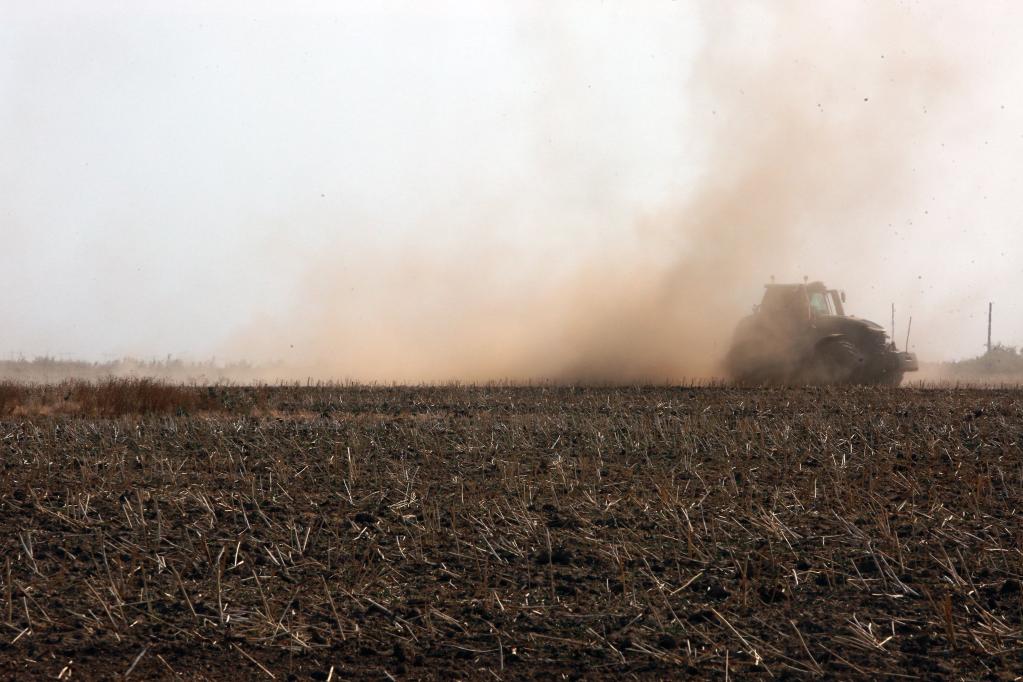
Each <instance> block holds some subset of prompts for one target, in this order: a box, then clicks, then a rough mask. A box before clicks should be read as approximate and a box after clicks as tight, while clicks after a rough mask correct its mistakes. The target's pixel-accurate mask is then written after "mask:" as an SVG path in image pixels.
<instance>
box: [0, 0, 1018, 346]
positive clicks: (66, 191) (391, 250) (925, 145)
mask: <svg viewBox="0 0 1023 682" xmlns="http://www.w3.org/2000/svg"><path fill="white" fill-rule="evenodd" d="M965 4H966V3H946V4H935V3H919V5H916V6H914V5H913V4H912V3H910V5H911V11H913V12H916V13H918V14H919V15H920V22H921V26H922V27H926V30H929V31H932V32H933V34H934V37H933V40H934V41H935V42H936V43H937V44H938V45H939V46H940V50H941V53H942V58H943V59H945V60H947V61H948V63H950V64H952V65H953V67H954V70H955V71H956V73H957V74H958V75H957V79H956V86H955V87H954V89H953V90H952V91H951V93H950V96H949V97H947V98H945V99H943V100H941V101H940V102H937V101H936V102H934V103H933V105H934V106H935V107H936V108H935V109H934V110H933V111H930V112H927V111H924V113H925V115H927V116H931V117H932V119H933V121H934V122H933V124H929V125H931V129H930V132H929V134H928V137H927V138H926V141H925V142H920V143H919V144H911V145H908V146H907V154H911V155H913V156H912V158H911V159H909V165H910V166H911V167H912V176H913V177H912V183H913V187H912V191H910V192H907V194H906V197H905V201H903V202H900V204H899V205H898V206H897V207H896V208H892V209H890V211H889V213H888V214H886V215H885V216H883V217H882V218H880V220H885V221H886V222H887V224H888V226H890V227H888V226H883V228H884V229H883V230H882V231H887V233H888V234H889V235H890V240H889V241H887V243H885V244H883V246H884V249H885V253H883V254H878V255H877V257H876V258H872V259H870V262H869V263H868V264H867V265H868V269H867V270H864V269H863V265H864V264H863V263H862V262H860V259H859V257H858V256H859V254H858V252H856V251H855V249H850V248H849V246H850V244H851V243H852V241H854V240H855V234H851V235H850V234H849V233H848V232H847V233H846V234H845V235H844V236H842V237H840V238H838V241H836V242H834V244H833V246H832V245H830V244H827V243H824V244H822V243H819V241H825V240H831V239H833V235H831V234H830V233H828V232H827V231H826V230H822V231H820V232H816V231H814V230H808V231H807V232H806V235H805V239H806V241H807V242H808V243H810V244H812V245H813V247H812V248H808V249H806V250H805V253H806V254H808V255H807V257H806V258H804V259H803V260H802V261H801V262H800V264H801V265H802V266H803V267H802V268H801V270H804V271H805V272H804V271H800V272H775V270H774V269H773V267H772V265H771V264H769V263H765V264H764V272H763V276H764V277H766V276H767V275H768V274H777V275H778V276H779V277H782V278H796V277H800V276H802V275H803V274H808V275H810V276H811V277H813V278H818V277H819V278H823V279H826V280H829V281H831V282H833V283H834V284H835V285H836V286H842V287H843V288H845V289H846V290H847V291H848V292H849V297H850V306H851V307H852V309H853V311H854V312H856V313H859V314H861V315H864V316H867V317H872V318H874V319H877V320H878V321H880V322H882V323H885V324H887V316H888V304H889V302H891V301H893V300H894V301H895V302H896V304H897V306H898V308H899V311H900V316H902V315H905V314H913V315H914V323H913V328H914V337H915V341H914V343H913V345H914V346H915V350H917V351H919V352H920V353H921V354H922V355H925V356H928V357H932V358H943V357H944V358H947V357H962V356H967V355H971V354H975V353H977V352H979V351H980V350H981V344H982V343H983V336H984V330H983V324H982V319H983V317H984V315H985V313H986V302H987V301H988V300H994V301H995V306H996V308H995V309H996V325H995V327H996V333H995V337H996V340H1002V341H1004V342H1007V343H1010V344H1014V345H1020V344H1023V301H1021V300H1020V296H1019V294H1018V292H1020V291H1021V290H1023V212H1021V208H1020V207H1021V197H1023V165H1021V162H1020V160H1021V158H1023V155H1021V154H1023V97H1021V92H1023V49H1021V48H1020V47H1019V46H1018V45H1017V43H1018V36H1019V35H1023V10H1021V9H1020V8H1019V6H1018V5H1016V4H1015V3H1011V2H1005V3H996V2H991V3H984V4H977V5H975V6H974V4H973V3H970V5H971V6H970V8H968V11H966V10H964V9H962V8H960V7H959V5H965ZM815 5H816V7H817V8H818V9H817V10H815V11H816V12H817V15H818V17H824V18H825V23H828V24H829V26H830V28H829V30H834V26H831V23H833V24H834V25H838V26H840V25H841V24H842V22H843V21H844V15H845V14H847V13H848V12H850V11H863V10H862V3H852V2H848V3H842V2H836V3H832V4H830V5H819V4H816V3H815ZM710 6H711V5H710V4H701V3H697V2H655V1H653V0H650V1H649V2H641V3H636V2H600V3H598V2H542V3H540V2H537V3H527V2H507V3H498V2H468V1H467V2H429V3H422V2H381V3H365V2H348V3H335V2H323V3H311V2H304V3H303V2H288V3H283V2H281V3H271V2H262V3H260V2H248V1H246V2H226V1H225V2H212V3H211V2H202V3H200V2H195V3H164V2H145V1H140V2H139V1H137V2H111V1H102V0H89V1H82V2H59V1H58V2H47V3H38V4H37V3H25V2H20V1H14V0H0V16H2V19H0V149H2V150H3V153H2V155H0V238H2V239H0V244H2V247H3V248H2V249H0V286H2V287H3V291H4V293H5V295H4V296H2V297H0V317H2V319H4V320H5V321H6V322H5V324H4V326H3V329H2V331H0V354H4V355H6V354H9V353H19V352H20V353H24V354H25V355H27V356H33V355H37V354H43V353H51V354H57V353H68V354H71V355H74V356H76V357H85V358H90V359H100V358H104V357H109V356H114V355H122V354H131V355H141V356H146V357H148V356H163V355H166V354H168V353H172V354H175V355H184V356H187V357H192V358H200V359H201V358H207V357H209V356H211V355H213V354H223V353H225V352H226V349H228V348H230V347H231V346H230V344H231V340H232V339H233V338H234V337H235V336H236V334H237V332H238V330H239V329H241V328H248V329H251V328H252V325H253V324H258V321H259V320H261V319H267V320H270V319H278V318H280V317H281V316H282V315H286V314H287V311H289V310H291V309H293V308H294V307H296V306H300V305H309V304H310V301H309V296H310V294H309V292H310V286H311V285H310V281H311V279H312V280H315V275H313V274H311V272H314V271H318V272H322V269H323V268H324V267H335V266H336V267H337V268H338V269H344V268H348V267H360V268H366V267H373V268H375V269H377V270H382V271H384V272H385V273H386V269H387V268H388V267H389V257H390V254H394V258H395V259H397V258H399V254H400V257H402V258H407V256H408V254H409V253H412V254H415V253H420V252H421V253H424V254H426V253H431V254H433V253H436V254H445V253H454V254H459V255H460V256H459V257H462V256H464V257H465V258H468V259H472V258H476V257H480V256H479V254H485V257H486V258H487V259H488V260H487V262H488V263H489V264H492V270H493V273H492V275H491V277H490V279H489V280H488V286H508V287H515V286H519V285H520V284H521V283H522V282H524V281H529V280H530V279H531V278H533V277H535V276H538V273H543V272H548V271H551V270H559V269H566V268H571V267H573V266H574V265H576V264H578V263H580V262H585V261H586V260H587V259H588V258H589V257H590V256H591V255H595V254H607V253H608V252H610V253H615V252H621V253H623V254H628V253H631V252H634V251H635V252H642V251H644V250H645V249H646V248H647V247H645V246H644V244H643V234H644V231H643V230H644V228H643V227H642V226H643V225H644V222H645V220H646V219H647V217H648V216H650V215H656V213H657V212H658V211H659V210H660V208H661V207H662V206H663V205H665V204H669V203H671V202H673V201H675V200H676V198H677V197H678V196H680V195H684V194H685V193H686V192H687V191H690V189H691V187H692V186H693V185H694V184H695V183H697V182H698V178H699V177H700V174H701V172H702V169H703V168H704V166H705V164H706V163H707V162H708V158H707V155H708V154H709V153H713V150H708V149H707V146H706V140H704V139H703V138H702V136H701V134H700V128H699V126H698V125H697V124H696V123H695V121H696V120H697V119H698V118H699V117H700V116H704V115H706V113H707V111H706V110H707V109H708V108H713V106H714V103H713V102H709V103H708V102H707V101H706V100H705V99H702V100H697V99H694V97H693V95H692V91H691V89H690V86H689V84H690V83H691V81H692V78H693V75H694V74H693V72H694V69H695V68H697V67H698V65H699V58H700V55H701V54H702V53H703V51H704V50H705V49H706V48H707V47H708V44H709V43H710V41H714V40H721V39H722V38H721V36H720V35H719V33H717V32H720V31H721V30H722V27H721V26H716V27H715V26H712V25H709V24H708V21H707V19H706V12H705V10H706V9H707V8H708V7H710ZM783 6H784V7H786V8H788V10H791V8H792V7H793V3H788V2H786V3H777V4H774V3H770V2H765V3H750V4H743V3H737V4H736V7H737V8H738V10H737V11H736V12H735V13H734V14H732V15H731V19H732V21H733V22H734V24H730V25H729V26H728V27H726V28H725V29H724V30H725V31H726V32H727V39H728V40H731V41H733V42H735V43H736V44H738V45H740V47H741V46H743V45H745V46H746V47H745V48H743V49H748V50H749V51H751V52H752V53H753V54H754V55H755V54H756V51H757V50H771V49H772V45H771V44H770V43H769V41H767V42H765V40H766V39H765V38H764V35H765V33H764V27H765V26H767V25H769V24H770V23H771V22H773V21H778V20H779V19H778V18H777V16H774V15H773V12H774V9H775V8H777V7H783ZM795 6H796V7H797V8H798V7H799V4H798V3H796V4H795ZM821 7H824V8H825V9H823V10H821V9H820V8H821ZM788 10H787V11H788ZM867 11H869V10H867ZM829 17H830V19H828V18H829ZM782 20H784V19H782ZM921 30H925V29H924V28H921ZM899 38H900V37H899V36H898V35H893V36H886V37H884V38H883V39H882V40H886V41H888V43H887V44H879V45H874V44H870V45H867V46H865V48H867V49H871V50H874V49H876V50H877V51H878V52H881V51H885V50H887V51H889V52H890V54H893V55H894V54H897V52H898V50H899V49H900V47H901V46H900V39H899ZM805 58H806V59H808V60H811V61H813V60H821V61H824V62H826V61H827V60H828V59H829V58H830V56H829V54H827V52H826V50H824V51H822V52H820V53H817V54H807V55H805ZM897 77H898V74H893V75H892V78H897ZM833 85H834V88H835V90H836V91H838V92H841V91H842V89H843V88H844V87H846V86H848V88H849V97H850V99H855V100H856V101H857V102H859V101H860V100H861V99H863V100H867V99H869V93H861V92H858V91H856V87H857V84H856V74H850V75H849V82H848V83H834V84H833ZM861 95H862V97H861ZM829 96H831V97H833V96H834V92H831V93H829ZM868 104H869V103H868ZM928 105H929V103H928V102H921V104H920V106H921V109H922V110H926V108H927V106H928ZM879 106H880V105H879ZM851 143H853V144H854V143H855V142H851ZM862 199H863V202H865V203H869V202H871V201H872V197H870V196H864V197H863V198H862ZM736 200H737V201H741V200H742V198H741V197H737V198H736ZM819 218H821V219H826V217H819ZM876 228H877V226H876V225H874V226H871V229H872V230H876ZM874 246H875V247H879V246H881V244H875V245H874ZM875 252H876V248H875ZM809 254H812V256H810V255H809ZM854 255H855V257H854ZM451 262H452V263H458V262H460V261H459V259H458V258H453V259H452V260H451ZM454 267H457V266H454ZM488 267H489V266H488ZM382 277H384V278H386V274H385V275H383V276H382ZM466 286H467V287H472V286H473V284H472V282H471V281H467V282H466ZM722 286H727V283H726V282H723V283H722ZM350 294H351V295H352V296H353V297H358V296H359V295H360V292H358V291H355V290H354V289H352V290H351V292H350ZM759 294H760V292H759V291H750V292H749V298H750V303H751V304H752V303H753V302H755V299H756V298H757V297H758V296H759ZM325 295H330V296H336V295H338V293H337V291H330V292H329V294H325ZM408 296H409V297H414V296H415V291H414V290H410V291H408ZM366 314H371V313H366ZM962 325H968V326H967V327H966V328H962ZM900 343H901V339H900ZM227 352H230V351H227Z"/></svg>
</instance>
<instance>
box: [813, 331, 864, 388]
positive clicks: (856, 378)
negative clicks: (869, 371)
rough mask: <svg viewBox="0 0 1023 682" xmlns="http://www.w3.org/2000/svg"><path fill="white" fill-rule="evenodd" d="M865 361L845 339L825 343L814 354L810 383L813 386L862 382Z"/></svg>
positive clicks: (853, 345)
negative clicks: (813, 384)
mask: <svg viewBox="0 0 1023 682" xmlns="http://www.w3.org/2000/svg"><path fill="white" fill-rule="evenodd" d="M866 364H867V360H866V358H865V357H864V356H863V353H861V352H860V350H859V349H858V348H857V347H856V345H855V344H854V343H852V342H851V341H848V340H847V339H836V340H833V341H825V342H823V343H821V344H820V345H819V346H818V347H817V351H816V353H815V354H814V359H813V368H812V371H811V376H810V379H811V382H810V383H815V384H856V383H861V382H862V381H863V371H864V369H865V367H866Z"/></svg>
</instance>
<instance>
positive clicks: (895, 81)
mask: <svg viewBox="0 0 1023 682" xmlns="http://www.w3.org/2000/svg"><path fill="white" fill-rule="evenodd" d="M767 6H769V7H771V8H772V9H771V10H770V11H767V10H764V9H763V8H764V7H767ZM837 7H839V8H841V9H840V10H836V6H835V5H830V6H827V7H825V6H823V5H817V4H815V3H772V4H770V5H764V4H757V5H743V4H739V3H727V4H724V3H716V4H714V5H707V6H706V9H705V11H704V12H703V13H702V21H703V22H704V30H705V38H706V41H705V44H704V45H702V46H701V48H700V50H699V53H698V57H697V59H696V61H695V65H694V66H693V68H692V69H691V70H690V71H682V72H680V74H679V78H678V83H677V87H678V88H679V90H680V91H681V92H682V94H683V97H682V98H681V99H682V100H683V101H685V102H686V111H679V112H677V120H678V122H679V123H678V125H679V126H680V130H679V137H678V139H682V140H684V141H685V144H686V145H687V148H688V151H689V152H691V153H692V154H694V155H695V157H696V158H697V159H699V163H698V169H697V171H696V172H695V173H693V174H691V175H690V176H683V175H680V177H679V179H678V180H677V181H673V182H672V181H669V184H671V185H672V189H671V192H670V194H671V198H668V199H666V200H664V199H662V200H660V201H657V202H655V203H653V204H647V205H638V206H637V205H635V204H630V206H632V209H633V210H632V212H631V215H626V216H624V217H623V216H621V215H619V214H617V213H612V212H609V215H608V217H607V220H615V221H619V222H622V223H623V224H624V225H625V228H624V229H623V230H622V231H621V232H620V233H614V234H613V235H612V236H611V237H609V239H608V241H607V243H603V244H600V243H599V242H600V240H599V239H595V240H594V241H595V242H597V244H598V245H597V246H596V247H595V248H587V249H580V250H579V252H578V253H571V252H567V251H561V252H554V253H552V252H551V251H550V250H544V249H542V248H540V247H537V249H536V250H535V251H531V250H530V249H529V248H528V247H525V248H523V247H512V246H509V247H507V248H504V247H503V246H502V244H500V243H497V242H493V241H489V240H488V238H487V236H486V234H487V233H486V232H485V231H481V232H480V235H481V236H480V238H479V240H471V239H466V240H463V241H462V242H461V243H455V244H451V243H449V242H443V243H441V244H439V245H431V244H430V243H429V242H427V243H426V244H425V245H422V244H418V243H417V244H409V245H407V246H405V247H402V246H393V245H392V246H379V247H377V248H368V247H360V248H359V249H357V250H353V251H351V252H348V251H345V250H344V249H341V248H339V249H338V250H337V251H336V252H335V251H332V250H330V249H328V250H327V251H326V252H325V253H322V254H320V256H319V257H318V259H317V261H316V262H315V263H313V264H312V265H311V267H310V269H309V272H308V273H307V276H306V278H305V280H304V284H303V287H302V288H301V290H300V296H299V297H298V299H297V300H296V301H295V303H294V305H293V307H292V310H291V312H290V313H289V314H287V315H284V316H282V317H276V318H267V319H259V320H254V321H253V322H252V324H251V325H250V326H249V327H248V328H247V329H246V330H244V332H242V333H240V334H239V335H238V336H237V337H236V338H235V339H234V340H233V342H232V343H231V344H230V351H231V352H232V353H234V354H235V355H238V356H244V357H248V358H256V359H262V358H271V359H282V358H283V359H284V360H285V361H286V362H288V363H290V364H291V366H292V367H293V373H294V375H296V376H306V375H314V376H320V377H331V378H339V379H354V380H375V381H447V380H464V381H485V380H505V379H507V380H515V381H523V380H545V379H546V380H554V381H565V382H573V381H598V382H641V381H642V382H645V381H653V382H660V381H678V380H684V379H709V378H713V377H716V376H719V375H720V372H721V370H720V363H721V360H722V357H723V355H724V353H725V351H726V349H727V345H728V343H729V341H730V337H731V334H732V330H733V329H734V326H735V324H736V322H737V321H738V320H739V319H740V318H741V317H742V316H743V315H744V314H746V313H747V312H748V311H749V310H750V308H751V306H752V305H753V304H754V303H757V302H758V301H759V297H760V295H761V292H762V285H763V284H764V283H765V282H766V281H768V279H769V278H770V277H772V276H776V277H777V278H778V280H779V281H786V280H788V281H798V280H801V279H802V278H803V276H804V275H807V276H809V277H810V278H811V279H824V280H825V281H826V282H828V283H829V284H831V285H833V286H841V287H844V288H849V289H850V293H852V290H854V289H855V287H856V286H857V284H858V283H859V284H862V283H863V282H864V281H866V280H869V279H871V278H874V277H876V276H877V275H878V273H884V272H885V270H886V269H888V270H890V269H891V268H892V267H894V265H893V262H892V261H891V260H888V259H886V258H882V255H883V254H886V253H887V251H888V249H887V248H886V241H887V240H888V239H889V235H888V234H887V232H886V231H885V229H882V226H886V225H888V224H890V222H891V220H892V219H891V214H892V213H893V212H895V211H897V210H898V209H899V208H900V207H901V206H903V205H905V204H906V203H907V202H909V201H911V200H912V198H913V197H914V196H915V195H916V194H917V193H918V192H919V191H920V189H921V188H920V187H919V175H918V174H917V172H916V171H915V166H916V165H918V164H920V163H922V162H923V161H922V159H923V158H924V157H925V156H926V153H927V150H928V149H930V148H931V144H932V142H933V139H932V138H933V129H934V125H935V122H936V121H937V120H939V118H940V115H941V109H942V105H943V103H944V102H946V101H947V100H948V98H949V97H950V94H951V93H952V92H954V90H955V88H956V87H957V82H958V77H957V74H956V72H955V69H954V68H953V67H952V66H951V64H950V60H948V59H947V58H946V56H945V54H944V52H943V49H942V45H943V38H942V36H940V35H937V34H936V32H937V31H938V29H937V28H936V24H935V22H934V21H933V20H932V19H933V18H931V17H929V16H928V15H927V13H926V11H923V10H912V9H906V8H905V7H902V6H898V5H895V4H883V5H878V4H874V5H870V6H866V5H856V6H852V5H850V4H848V3H845V4H842V5H838V6H837ZM546 40H550V41H553V42H555V43H556V42H557V40H558V36H557V31H556V30H555V31H554V32H553V33H552V34H549V35H547V36H546ZM567 42H569V41H566V43H567ZM562 48H563V46H560V45H552V46H551V49H549V50H547V51H546V52H545V55H546V57H545V59H547V60H550V61H557V60H558V59H561V58H562V57H559V55H564V53H565V49H562ZM566 49H567V48H566ZM570 57H571V55H568V56H565V57H564V59H565V60H566V63H568V65H567V66H566V64H565V63H553V64H549V65H548V66H549V67H550V68H549V71H550V72H552V73H557V74H558V76H557V78H558V79H561V80H562V81H563V82H562V83H561V85H564V86H565V90H566V92H568V93H569V94H567V95H565V98H566V99H568V98H570V97H571V94H570V93H571V92H573V89H572V87H571V81H572V79H573V78H574V77H575V76H576V75H578V76H579V77H582V75H581V74H575V73H574V68H575V67H574V66H573V63H574V62H576V61H577V60H572V59H570ZM553 90H554V92H553V94H552V97H553V101H551V99H550V98H544V100H543V101H537V102H534V103H532V105H531V106H532V111H533V117H534V118H535V128H536V131H537V133H536V134H537V136H538V137H550V136H555V137H556V136H557V135H559V134H566V130H565V129H564V127H563V126H564V125H565V124H563V123H558V122H552V120H551V118H550V117H548V116H547V113H548V112H549V111H550V109H551V108H557V107H561V109H562V110H564V108H565V107H567V108H568V109H569V111H571V112H572V113H573V114H576V115H574V116H570V117H569V118H571V119H572V123H571V124H570V125H578V126H585V125H586V124H587V121H588V120H589V119H590V118H591V116H589V114H593V113H594V112H587V111H579V110H578V108H579V105H577V104H574V103H573V102H571V101H564V100H561V101H559V99H558V97H559V96H558V93H557V90H558V87H557V84H555V87H554V89H553ZM573 106H575V107H577V109H576V110H574V111H573V110H572V107H573ZM655 106H656V105H655ZM583 108H584V107H583ZM661 113H662V114H663V112H661ZM562 118H563V117H562ZM665 143H666V144H674V143H676V140H666V141H665ZM580 154H582V155H583V157H584V159H583V160H584V162H585V163H591V162H592V163H593V164H600V163H602V161H601V160H600V159H592V160H591V159H588V158H586V157H585V152H584V151H583V152H580ZM562 171H563V167H562V166H559V165H558V164H557V163H553V165H552V161H551V159H550V158H549V157H548V156H544V155H542V154H538V155H537V160H536V168H535V172H536V173H537V174H540V175H544V174H547V175H549V183H550V184H551V190H550V192H549V193H548V196H549V197H555V198H556V197H558V194H559V190H558V188H559V183H561V182H563V181H564V180H565V178H564V174H563V173H562ZM611 176H612V177H613V173H612V174H611ZM614 192H615V188H614V186H613V182H612V183H607V186H601V187H597V188H594V191H593V202H594V206H592V207H590V209H591V210H589V211H587V212H585V214H584V215H585V219H589V220H593V221H594V222H595V223H598V224H595V225H594V229H599V228H600V227H601V226H600V225H599V221H600V220H601V218H600V212H601V207H602V205H603V202H604V201H605V200H606V197H604V196H603V195H605V194H606V193H611V194H613V193H614ZM465 194H466V196H465V197H463V198H462V202H463V204H467V205H468V209H464V210H463V211H462V213H461V217H460V218H458V220H462V221H466V222H468V223H472V222H473V221H475V222H478V223H479V224H480V225H481V226H482V225H488V224H492V223H494V222H501V221H503V220H505V217H504V214H505V213H506V212H507V207H506V206H505V205H504V204H502V203H501V202H496V201H494V199H493V197H479V198H478V201H476V199H477V198H476V197H474V196H473V190H472V187H471V186H469V187H466V188H465ZM518 199H520V200H521V201H522V202H525V203H530V202H533V201H534V200H533V199H532V198H530V197H520V198H518ZM515 200H516V199H515V198H513V199H511V200H510V201H515ZM555 200H556V199H555ZM542 207H543V206H542V204H540V209H542ZM533 213H534V214H535V215H534V216H533V219H534V220H536V221H539V222H543V221H545V216H544V215H543V214H542V210H534V211H533ZM562 213H563V212H562ZM454 219H455V218H452V220H454ZM444 223H445V217H444V216H443V215H431V216H429V217H428V218H424V219H423V230H424V231H425V232H426V233H429V232H431V231H438V232H443V231H444V229H445V227H446V226H445V224H444ZM548 229H549V230H551V231H556V230H558V229H559V226H558V225H557V224H550V225H549V226H548ZM466 233H467V234H470V235H471V234H473V232H472V230H471V228H469V229H467V230H466ZM835 280H841V281H835ZM854 280H857V281H854ZM853 307H854V308H855V306H853ZM853 312H856V311H855V310H854V311H853ZM882 321H883V320H882Z"/></svg>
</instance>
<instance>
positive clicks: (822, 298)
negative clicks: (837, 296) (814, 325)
mask: <svg viewBox="0 0 1023 682" xmlns="http://www.w3.org/2000/svg"><path fill="white" fill-rule="evenodd" d="M810 309H811V310H812V311H813V313H814V315H834V314H835V311H834V310H833V309H832V307H831V297H829V296H828V295H827V294H825V293H824V292H822V291H814V292H811V293H810Z"/></svg>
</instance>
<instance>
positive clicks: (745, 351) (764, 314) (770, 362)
mask: <svg viewBox="0 0 1023 682" xmlns="http://www.w3.org/2000/svg"><path fill="white" fill-rule="evenodd" d="M844 303H845V292H844V291H838V290H836V289H828V288H827V287H825V286H824V284H823V283H821V282H809V283H807V282H803V283H802V284H774V283H772V284H768V285H766V287H765V291H764V298H763V300H762V301H761V303H760V305H758V306H756V307H755V308H754V309H753V314H752V315H749V316H747V317H746V318H744V319H743V320H742V321H741V322H740V323H739V326H738V328H737V329H736V331H735V338H734V339H733V341H732V346H731V348H730V350H729V352H728V355H727V357H726V359H725V369H726V371H727V373H728V374H729V376H730V377H731V378H732V379H733V380H735V381H738V382H740V383H743V384H764V383H776V384H885V385H889V386H898V385H899V383H900V382H901V381H902V377H903V375H904V374H905V373H906V372H915V371H916V370H917V369H919V365H918V363H917V359H916V355H915V354H913V353H908V352H904V351H901V352H900V351H899V350H898V349H896V347H895V342H894V341H893V340H891V339H889V338H888V335H887V334H886V333H885V330H884V329H883V328H882V327H881V326H880V325H878V324H875V323H874V322H870V321H869V320H864V319H860V318H857V317H852V316H848V315H846V314H845V307H844V305H843V304H844Z"/></svg>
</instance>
